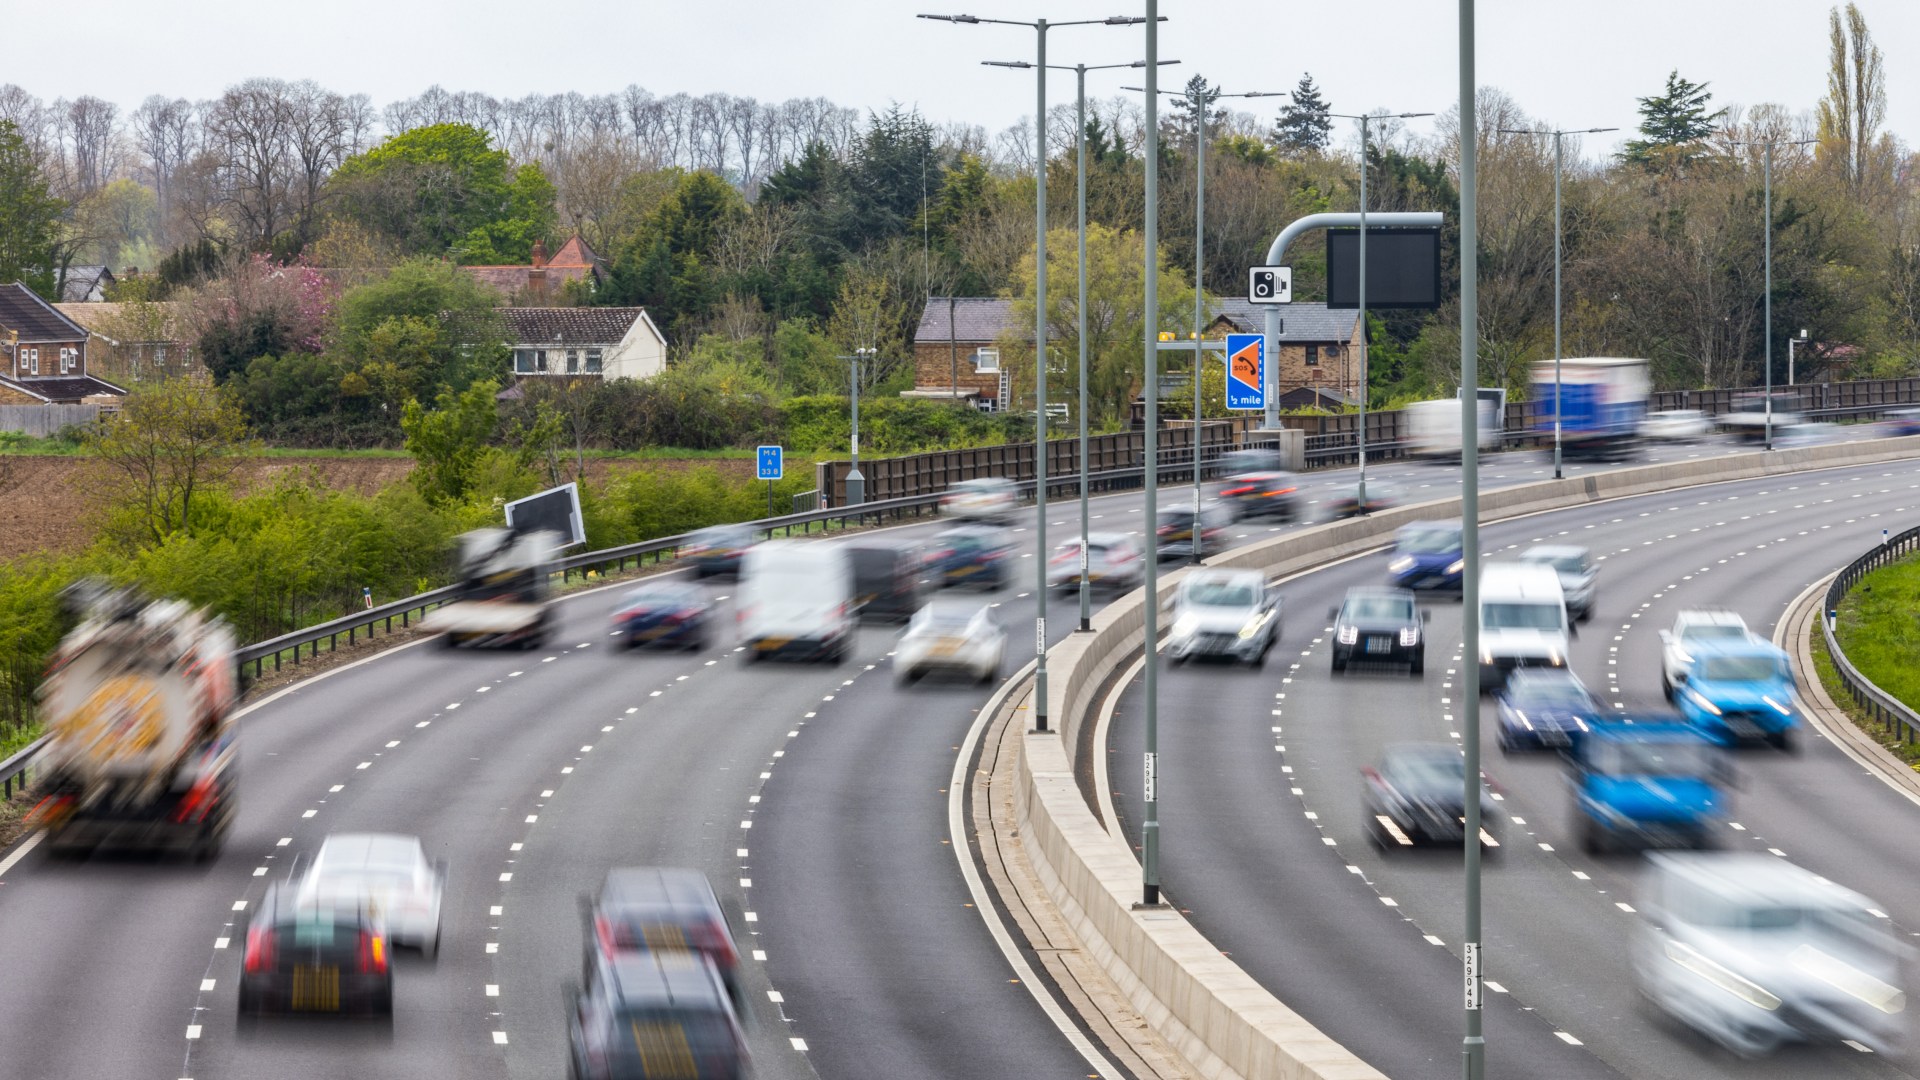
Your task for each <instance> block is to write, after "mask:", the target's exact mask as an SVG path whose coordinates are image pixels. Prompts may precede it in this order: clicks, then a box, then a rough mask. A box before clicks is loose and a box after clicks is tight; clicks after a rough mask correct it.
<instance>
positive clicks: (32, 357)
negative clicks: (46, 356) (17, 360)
mask: <svg viewBox="0 0 1920 1080" xmlns="http://www.w3.org/2000/svg"><path fill="white" fill-rule="evenodd" d="M27 363H28V365H29V368H30V370H31V371H32V372H33V374H35V375H38V374H40V350H39V349H28V350H27Z"/></svg>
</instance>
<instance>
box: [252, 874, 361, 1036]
mask: <svg viewBox="0 0 1920 1080" xmlns="http://www.w3.org/2000/svg"><path fill="white" fill-rule="evenodd" d="M246 940H247V945H246V951H245V952H244V954H243V956H242V960H241V968H240V993H239V998H240V1002H239V1013H240V1016H241V1018H242V1019H246V1018H249V1017H254V1016H258V1015H260V1014H262V1013H269V1012H296V1013H302V1012H310V1013H358V1014H363V1015H370V1016H384V1017H390V1016H392V1015H393V966H392V963H391V962H390V961H391V957H389V955H388V952H389V949H388V941H387V935H386V926H385V923H384V921H383V919H382V916H381V913H380V911H379V910H378V908H377V905H376V904H375V903H374V901H373V900H371V899H369V898H367V897H365V896H361V895H358V894H355V895H348V896H340V897H333V898H328V899H320V900H316V899H309V898H307V897H305V896H303V895H297V894H296V893H295V891H294V890H292V889H290V888H287V887H283V886H282V885H281V884H280V883H278V882H275V883H273V884H271V885H268V886H267V892H266V895H265V896H263V897H261V898H260V902H259V903H257V904H255V905H254V906H253V914H252V915H251V916H250V917H249V918H248V920H247V938H246Z"/></svg>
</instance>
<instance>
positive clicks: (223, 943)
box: [213, 937, 232, 949]
mask: <svg viewBox="0 0 1920 1080" xmlns="http://www.w3.org/2000/svg"><path fill="white" fill-rule="evenodd" d="M231 942H232V939H231V938H223V937H217V938H214V939H213V947H214V948H216V949H224V948H226V947H227V946H228V945H229V944H230V943H231Z"/></svg>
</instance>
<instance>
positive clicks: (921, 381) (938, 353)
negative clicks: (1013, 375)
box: [902, 296, 1033, 409]
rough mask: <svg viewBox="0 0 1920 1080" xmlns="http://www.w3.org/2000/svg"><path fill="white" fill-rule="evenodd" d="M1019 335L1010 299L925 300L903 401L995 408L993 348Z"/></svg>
mask: <svg viewBox="0 0 1920 1080" xmlns="http://www.w3.org/2000/svg"><path fill="white" fill-rule="evenodd" d="M1018 334H1019V328H1016V327H1014V326H1013V301H1011V300H1001V299H997V298H994V297H979V296H934V297H929V298H928V300H927V306H926V309H925V310H924V311H922V312H921V313H920V325H919V327H918V328H917V329H915V330H914V332H913V389H912V390H910V391H907V392H906V393H905V394H903V395H902V396H904V397H922V398H952V397H958V398H961V399H963V400H967V401H971V402H973V403H974V404H975V405H978V406H980V407H981V408H989V409H990V408H994V407H996V406H997V405H998V403H999V400H1000V395H1001V390H1002V387H1001V369H1000V349H999V347H998V345H997V344H996V343H997V342H999V341H1002V340H1004V339H1006V338H1008V337H1012V336H1018ZM1024 336H1026V337H1027V338H1029V339H1031V338H1032V336H1033V335H1032V334H1031V332H1029V333H1027V334H1026V335H1024ZM956 372H957V373H958V375H957V378H956Z"/></svg>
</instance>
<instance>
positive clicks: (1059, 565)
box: [1047, 532, 1147, 592]
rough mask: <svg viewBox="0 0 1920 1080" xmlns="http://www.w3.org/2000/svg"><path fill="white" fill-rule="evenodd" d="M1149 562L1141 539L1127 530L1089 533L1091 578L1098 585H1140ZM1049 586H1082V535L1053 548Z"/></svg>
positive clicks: (1122, 588)
mask: <svg viewBox="0 0 1920 1080" xmlns="http://www.w3.org/2000/svg"><path fill="white" fill-rule="evenodd" d="M1146 575H1147V563H1146V559H1145V558H1144V556H1142V554H1141V551H1140V541H1139V540H1136V539H1135V538H1133V537H1131V536H1128V535H1127V534H1126V533H1115V532H1092V533H1088V534H1087V582H1088V584H1089V585H1091V586H1092V587H1094V588H1096V589H1111V590H1113V591H1114V592H1126V591H1128V590H1129V589H1137V588H1139V587H1140V583H1141V582H1142V581H1144V580H1146ZM1047 587H1048V588H1050V589H1078V588H1079V587H1080V538H1079V537H1077V536H1076V537H1074V538H1072V539H1070V540H1068V541H1067V542H1066V543H1064V544H1061V545H1060V546H1059V547H1056V548H1054V549H1053V556H1052V557H1051V558H1049V559H1048V560H1047Z"/></svg>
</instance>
